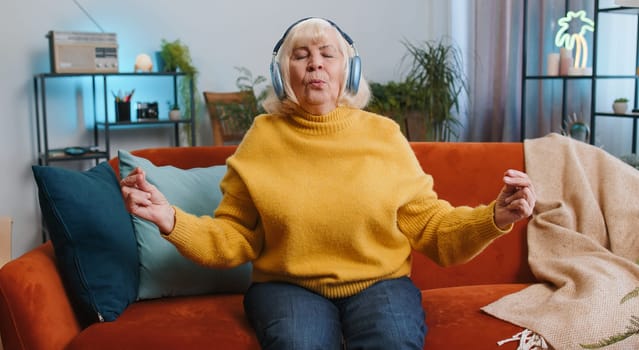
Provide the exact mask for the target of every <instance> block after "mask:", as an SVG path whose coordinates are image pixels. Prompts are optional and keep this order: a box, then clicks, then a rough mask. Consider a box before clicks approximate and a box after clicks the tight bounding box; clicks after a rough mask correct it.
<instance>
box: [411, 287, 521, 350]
mask: <svg viewBox="0 0 639 350" xmlns="http://www.w3.org/2000/svg"><path fill="white" fill-rule="evenodd" d="M529 285H530V284H526V283H504V284H484V285H468V286H461V287H449V288H436V289H427V290H423V291H422V306H423V308H424V310H425V311H426V326H427V327H428V333H427V334H426V342H425V343H424V349H473V350H488V349H490V350H492V349H497V348H499V349H503V350H514V349H517V346H518V342H509V343H506V344H504V345H503V346H498V345H497V342H498V341H500V340H504V339H508V338H510V337H512V336H514V335H515V334H517V333H519V332H521V331H522V330H523V329H522V328H521V327H518V326H516V325H514V324H512V323H509V322H505V321H502V320H500V319H498V318H495V317H493V316H490V315H488V314H487V313H485V312H483V311H482V310H481V308H482V307H484V306H486V305H487V304H489V303H492V302H493V301H495V300H497V299H499V298H501V297H504V296H506V295H509V294H512V293H515V292H518V291H520V290H522V289H524V288H526V287H528V286H529Z"/></svg>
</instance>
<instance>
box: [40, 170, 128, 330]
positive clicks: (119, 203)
mask: <svg viewBox="0 0 639 350" xmlns="http://www.w3.org/2000/svg"><path fill="white" fill-rule="evenodd" d="M32 169H33V175H34V177H35V180H36V183H37V184H38V196H39V199H40V209H41V210H42V215H43V218H44V223H45V225H46V227H47V229H48V232H49V236H50V238H51V241H52V243H53V247H54V248H55V256H56V259H57V262H58V269H59V270H60V275H61V276H62V279H63V281H64V283H65V288H66V290H67V293H68V294H69V297H70V300H71V303H72V304H73V306H74V309H75V312H76V315H77V316H78V320H79V321H80V323H81V324H82V325H83V326H88V325H89V324H91V323H94V322H98V321H113V320H115V319H116V318H117V317H118V316H119V315H120V313H122V311H124V309H125V308H126V307H127V306H128V305H129V304H130V303H132V302H134V301H135V299H136V297H137V288H138V283H139V268H138V252H137V246H136V240H135V233H134V231H133V223H132V221H131V216H130V215H129V213H128V212H127V211H126V208H125V207H124V201H123V200H122V195H121V192H120V186H119V183H118V180H117V178H116V177H115V173H114V172H113V169H111V167H110V166H109V164H108V163H107V162H103V163H101V164H99V165H97V166H96V167H94V168H92V169H90V170H87V171H84V172H80V171H74V170H68V169H64V168H59V167H48V166H37V165H35V166H33V167H32Z"/></svg>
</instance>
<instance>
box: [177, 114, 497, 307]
mask: <svg viewBox="0 0 639 350" xmlns="http://www.w3.org/2000/svg"><path fill="white" fill-rule="evenodd" d="M227 165H228V172H227V174H226V176H225V177H224V179H223V180H222V182H221V188H222V192H223V193H224V196H223V198H222V201H221V203H220V205H219V207H218V208H217V210H216V211H215V215H214V217H209V216H204V217H195V216H193V215H190V214H188V213H185V212H184V211H182V210H180V209H178V208H176V224H175V228H174V229H173V231H172V232H171V233H170V234H168V235H165V238H166V239H168V240H169V241H171V242H172V243H173V244H175V245H176V247H177V248H178V249H179V250H180V252H181V253H182V254H184V255H185V256H187V257H189V258H191V259H193V260H194V261H196V262H198V263H200V264H203V265H206V266H211V267H231V266H236V265H239V264H242V263H245V262H247V261H252V262H253V280H254V281H255V282H264V281H283V282H290V283H295V284H298V285H300V286H303V287H305V288H308V289H310V290H313V291H315V292H317V293H319V294H321V295H324V296H326V297H329V298H339V297H346V296H350V295H353V294H356V293H358V292H359V291H361V290H363V289H365V288H366V287H368V286H370V285H371V284H373V283H375V282H376V281H379V280H383V279H388V278H396V277H401V276H407V275H409V273H410V265H411V258H410V254H411V248H413V249H416V250H418V251H421V252H422V253H424V254H426V255H427V256H429V257H430V258H431V259H433V260H434V261H436V262H437V263H439V264H441V265H450V264H455V263H461V262H465V261H467V260H469V259H471V258H472V257H474V256H475V255H477V254H478V253H479V252H481V250H483V249H484V248H485V247H486V246H487V245H488V244H489V243H490V242H491V241H492V240H494V239H495V238H497V237H499V236H500V235H502V234H504V233H506V232H505V231H501V230H499V229H498V228H497V227H496V226H495V224H494V221H493V206H494V202H493V203H491V204H490V205H487V206H478V207H476V208H470V207H457V208H454V207H452V206H451V205H450V204H449V203H448V202H446V201H444V200H440V199H438V198H437V194H436V193H435V192H434V191H433V181H432V177H431V176H430V175H427V174H424V172H423V171H422V168H421V167H420V165H419V163H418V161H417V159H416V157H415V155H414V153H413V151H412V149H411V148H410V145H409V144H408V142H407V141H406V139H405V138H404V137H403V135H402V134H401V132H400V130H399V127H398V126H397V124H396V123H394V122H393V121H392V120H390V119H388V118H385V117H381V116H378V115H375V114H371V113H367V112H364V111H361V110H357V109H350V108H346V107H339V108H337V109H336V110H334V111H333V112H331V113H329V114H327V115H323V116H313V115H299V116H294V117H281V116H275V115H262V116H259V117H258V118H256V119H255V122H254V123H253V126H252V127H251V129H250V130H249V132H248V133H247V135H246V137H245V139H244V141H243V142H242V144H241V145H240V146H239V147H238V149H237V151H236V153H235V154H234V155H233V156H231V157H230V158H229V159H228V161H227ZM211 185H213V184H211Z"/></svg>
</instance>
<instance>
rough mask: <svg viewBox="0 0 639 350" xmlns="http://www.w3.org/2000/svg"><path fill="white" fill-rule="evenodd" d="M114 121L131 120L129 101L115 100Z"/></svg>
mask: <svg viewBox="0 0 639 350" xmlns="http://www.w3.org/2000/svg"><path fill="white" fill-rule="evenodd" d="M115 121H116V122H128V121H131V102H122V101H120V102H117V101H116V102H115Z"/></svg>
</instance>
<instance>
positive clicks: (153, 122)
mask: <svg viewBox="0 0 639 350" xmlns="http://www.w3.org/2000/svg"><path fill="white" fill-rule="evenodd" d="M190 123H191V120H189V119H183V120H167V119H147V120H138V121H128V122H108V123H107V122H103V121H99V122H97V124H98V125H99V126H101V127H105V126H107V124H108V126H109V127H110V128H114V127H116V128H117V127H136V126H140V127H143V126H151V125H175V124H190Z"/></svg>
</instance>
